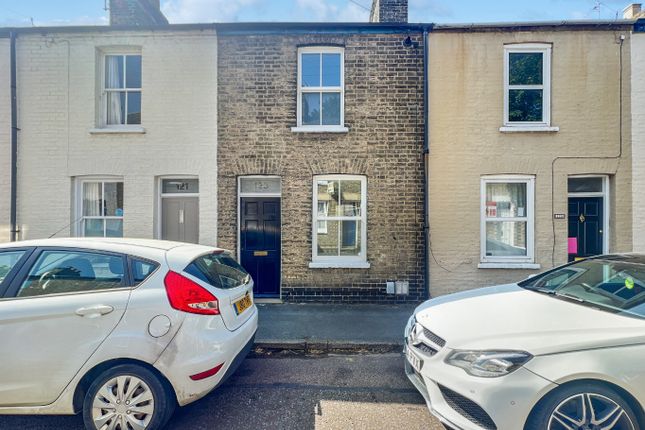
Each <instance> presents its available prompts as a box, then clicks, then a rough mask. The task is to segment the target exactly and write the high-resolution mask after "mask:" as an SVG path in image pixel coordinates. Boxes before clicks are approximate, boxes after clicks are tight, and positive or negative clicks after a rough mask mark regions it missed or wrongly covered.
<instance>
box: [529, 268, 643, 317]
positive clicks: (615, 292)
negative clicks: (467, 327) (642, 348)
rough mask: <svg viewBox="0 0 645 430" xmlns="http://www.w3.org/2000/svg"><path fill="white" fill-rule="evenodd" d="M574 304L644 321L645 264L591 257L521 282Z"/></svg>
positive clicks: (530, 287) (535, 289)
mask: <svg viewBox="0 0 645 430" xmlns="http://www.w3.org/2000/svg"><path fill="white" fill-rule="evenodd" d="M519 285H520V286H521V287H523V288H526V289H530V290H534V291H538V292H541V293H547V294H550V295H553V297H556V298H561V299H564V300H569V301H571V302H573V303H579V304H581V305H586V306H592V307H594V308H598V309H601V310H605V311H609V312H613V313H618V314H622V315H625V316H636V317H639V318H645V264H643V260H642V259H637V258H631V257H630V256H620V257H607V258H594V259H589V260H583V261H580V262H577V263H574V264H570V265H567V266H563V267H561V268H558V269H555V270H552V271H550V272H546V273H544V274H542V275H539V276H537V277H534V278H530V279H527V280H526V281H523V282H520V284H519Z"/></svg>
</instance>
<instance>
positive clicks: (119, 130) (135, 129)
mask: <svg viewBox="0 0 645 430" xmlns="http://www.w3.org/2000/svg"><path fill="white" fill-rule="evenodd" d="M145 133H146V129H145V128H143V127H140V126H130V127H105V128H92V129H90V134H145Z"/></svg>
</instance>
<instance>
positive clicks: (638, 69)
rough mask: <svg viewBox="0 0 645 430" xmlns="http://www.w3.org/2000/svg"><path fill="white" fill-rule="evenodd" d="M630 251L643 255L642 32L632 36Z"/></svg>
mask: <svg viewBox="0 0 645 430" xmlns="http://www.w3.org/2000/svg"><path fill="white" fill-rule="evenodd" d="M631 48H632V52H631V59H632V100H633V102H632V145H633V152H634V155H633V159H632V166H633V167H632V168H633V171H634V178H633V184H632V187H633V190H632V195H633V199H634V216H633V222H634V251H637V252H645V33H634V34H633V35H632V44H631Z"/></svg>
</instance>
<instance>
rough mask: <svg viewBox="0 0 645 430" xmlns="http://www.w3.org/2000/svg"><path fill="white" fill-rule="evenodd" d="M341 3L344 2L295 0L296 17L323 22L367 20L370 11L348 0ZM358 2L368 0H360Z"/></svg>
mask: <svg viewBox="0 0 645 430" xmlns="http://www.w3.org/2000/svg"><path fill="white" fill-rule="evenodd" d="M357 1H360V0H357ZM343 3H346V4H343V5H342V6H338V5H336V4H333V3H331V2H330V1H329V0H296V18H297V20H299V21H325V22H333V21H340V22H366V21H368V20H369V17H370V16H369V15H370V13H369V12H368V11H367V10H365V9H363V8H362V7H360V6H359V5H357V4H356V3H352V2H350V1H348V0H345V1H343ZM360 3H361V4H366V3H369V2H368V1H366V0H362V1H360ZM366 6H367V4H366Z"/></svg>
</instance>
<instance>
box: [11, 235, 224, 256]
mask: <svg viewBox="0 0 645 430" xmlns="http://www.w3.org/2000/svg"><path fill="white" fill-rule="evenodd" d="M43 246H47V247H65V248H86V249H94V250H102V251H112V252H119V253H124V254H131V255H138V256H141V257H147V258H154V257H156V258H160V257H161V254H165V253H167V252H168V251H171V250H179V249H181V250H182V254H191V253H193V254H200V253H206V252H212V251H213V250H217V249H218V248H214V247H209V246H204V245H195V244H190V243H183V242H171V241H167V240H154V239H138V238H112V237H108V238H102V237H101V238H96V237H69V238H57V239H34V240H26V241H21V242H11V243H5V244H1V245H0V250H2V249H8V248H25V247H43Z"/></svg>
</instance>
